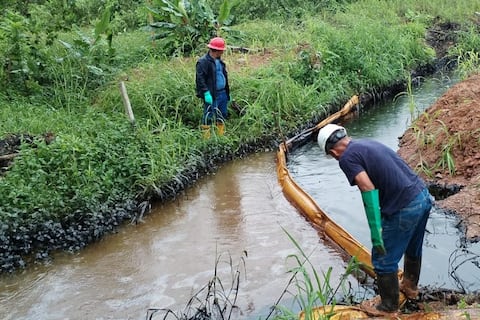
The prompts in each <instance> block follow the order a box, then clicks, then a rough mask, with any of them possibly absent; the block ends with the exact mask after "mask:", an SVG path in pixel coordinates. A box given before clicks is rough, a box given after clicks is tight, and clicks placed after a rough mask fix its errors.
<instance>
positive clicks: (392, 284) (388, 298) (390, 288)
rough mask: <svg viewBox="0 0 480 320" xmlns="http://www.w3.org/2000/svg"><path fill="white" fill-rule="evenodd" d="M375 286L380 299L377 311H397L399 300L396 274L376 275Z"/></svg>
mask: <svg viewBox="0 0 480 320" xmlns="http://www.w3.org/2000/svg"><path fill="white" fill-rule="evenodd" d="M377 286H378V293H379V294H380V297H381V299H382V301H381V302H380V304H378V305H377V309H378V310H380V311H385V312H395V311H397V310H398V299H399V288H398V273H397V272H394V273H387V274H381V275H377Z"/></svg>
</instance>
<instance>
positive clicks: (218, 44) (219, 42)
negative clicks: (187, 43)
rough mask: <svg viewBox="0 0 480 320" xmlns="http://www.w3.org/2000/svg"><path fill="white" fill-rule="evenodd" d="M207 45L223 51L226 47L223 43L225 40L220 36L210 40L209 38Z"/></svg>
mask: <svg viewBox="0 0 480 320" xmlns="http://www.w3.org/2000/svg"><path fill="white" fill-rule="evenodd" d="M207 47H209V48H210V49H214V50H220V51H224V50H225V49H227V46H226V45H225V40H223V38H220V37H215V38H213V39H212V40H210V43H209V44H208V45H207Z"/></svg>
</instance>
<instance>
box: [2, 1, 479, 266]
mask: <svg viewBox="0 0 480 320" xmlns="http://www.w3.org/2000/svg"><path fill="white" fill-rule="evenodd" d="M0 5H1V6H2V8H3V9H4V10H2V12H0V15H1V18H0V136H1V138H3V139H5V140H4V141H10V140H11V139H12V137H16V138H18V139H20V140H22V141H23V143H22V144H21V146H20V147H19V149H16V150H15V152H18V153H19V155H18V156H16V157H15V159H14V160H13V161H11V162H9V163H8V168H5V169H4V170H3V171H2V176H1V177H0V239H1V241H0V269H1V270H2V271H11V270H13V269H15V268H17V267H21V266H24V265H25V264H26V263H27V262H28V261H31V260H32V259H44V258H47V257H49V253H50V252H51V251H52V250H56V249H64V250H71V251H74V250H78V249H80V248H82V247H83V246H85V245H87V244H88V243H89V242H91V241H95V240H96V239H99V238H100V237H101V236H102V235H103V234H104V233H105V232H110V231H111V230H113V229H114V228H115V227H116V226H117V225H119V224H121V223H122V222H123V221H125V220H130V221H136V220H138V219H139V217H140V216H141V215H142V214H144V213H145V211H146V210H147V209H148V202H149V201H150V200H151V199H153V198H156V199H161V200H166V199H169V198H171V197H173V196H174V195H175V194H176V193H177V192H178V191H180V190H182V189H184V188H185V187H186V186H188V185H189V184H191V183H193V182H194V181H195V180H196V179H197V178H198V177H199V176H200V175H202V174H205V173H208V172H211V171H214V170H215V166H216V165H218V163H220V162H222V161H225V160H228V159H231V158H232V157H236V156H241V155H244V154H246V153H248V152H254V151H256V150H260V149H261V148H264V147H269V146H275V145H276V144H277V143H278V142H279V141H281V140H282V139H283V138H284V137H285V136H289V135H291V134H293V133H295V132H298V130H300V129H301V128H304V127H306V126H308V123H311V122H316V121H317V120H318V119H319V118H322V117H324V116H325V115H326V114H328V113H329V112H331V111H332V110H333V109H335V108H336V106H338V105H341V103H342V102H345V101H346V100H347V99H348V98H349V97H350V96H352V95H354V94H362V93H373V94H375V93H376V92H381V91H382V90H383V89H385V88H388V87H391V86H393V85H398V84H406V83H407V82H408V79H409V78H410V76H411V74H412V73H413V72H414V71H415V70H429V71H433V70H435V65H436V63H437V62H438V60H437V58H438V57H437V56H436V53H435V51H434V49H433V48H432V47H431V46H429V45H428V43H427V41H426V40H425V35H426V33H427V30H428V29H429V28H431V27H432V26H434V25H438V24H442V23H455V24H458V26H459V28H458V30H456V33H455V37H454V39H453V42H452V43H453V45H452V46H451V47H450V51H449V52H448V56H449V60H448V61H453V62H454V64H455V65H459V66H460V68H459V69H458V70H463V71H465V72H469V71H470V70H473V69H476V68H478V65H479V64H478V59H479V51H480V36H479V17H478V12H479V11H480V3H478V2H475V1H468V0H459V1H448V0H438V1H433V2H432V1H427V0H425V1H424V0H415V1H413V0H403V1H400V0H399V1H378V0H362V1H347V0H344V1H342V0H338V1H334V0H323V1H313V0H308V1H297V0H281V1H269V0H259V1H253V0H237V1H235V0H231V1H228V0H224V1H221V0H211V1H207V0H205V1H202V0H199V1H188V0H184V1H168V0H144V1H133V0H132V1H118V0H104V1H98V0H97V1H94V0H77V1H75V0H43V1H41V0H38V1H6V0H3V1H0ZM476 12H477V14H476ZM215 35H220V36H222V37H225V38H226V39H227V43H228V45H229V46H230V47H229V49H228V50H227V52H226V53H225V55H224V60H225V61H226V62H227V65H228V69H229V72H230V81H231V87H232V95H233V98H234V99H235V101H236V102H237V103H238V104H239V105H240V106H241V107H242V108H243V111H242V112H240V113H238V112H235V111H234V110H230V115H231V116H230V119H229V120H228V121H227V134H226V135H225V136H222V137H219V136H215V135H214V136H213V137H212V139H210V140H203V139H202V137H201V133H200V131H199V129H198V126H199V124H200V119H201V114H202V107H201V102H200V101H199V100H198V99H197V98H195V95H194V69H195V62H196V59H197V58H198V57H199V56H200V55H202V54H204V53H205V51H206V47H205V45H206V43H207V42H208V40H209V38H210V37H212V36H215ZM121 81H123V82H124V84H125V85H126V88H127V91H128V95H129V98H130V101H131V104H132V106H133V112H134V115H135V123H134V124H132V123H130V122H129V121H128V119H127V117H126V116H125V111H124V105H123V102H122V98H121V95H120V91H119V83H120V82H121ZM27 137H28V139H27ZM9 139H10V140H9Z"/></svg>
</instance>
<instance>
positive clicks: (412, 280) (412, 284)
mask: <svg viewBox="0 0 480 320" xmlns="http://www.w3.org/2000/svg"><path fill="white" fill-rule="evenodd" d="M421 267H422V257H419V258H410V257H407V256H405V258H404V262H403V279H402V282H401V283H400V290H401V291H402V292H403V293H404V294H405V295H406V296H407V298H408V299H411V300H413V299H416V298H417V296H418V280H419V279H420V269H421Z"/></svg>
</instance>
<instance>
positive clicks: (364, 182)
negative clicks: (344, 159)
mask: <svg viewBox="0 0 480 320" xmlns="http://www.w3.org/2000/svg"><path fill="white" fill-rule="evenodd" d="M355 183H356V184H357V186H358V188H359V189H360V191H361V193H362V200H363V207H364V208H365V213H366V215H367V220H368V227H369V228H370V239H371V240H372V245H373V249H374V250H376V251H377V252H378V253H380V254H385V246H384V244H383V238H382V215H381V213H380V198H379V195H378V189H375V186H374V184H373V183H372V181H371V180H370V177H369V176H368V174H367V173H366V172H365V171H362V172H360V173H359V174H357V175H356V176H355Z"/></svg>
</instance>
